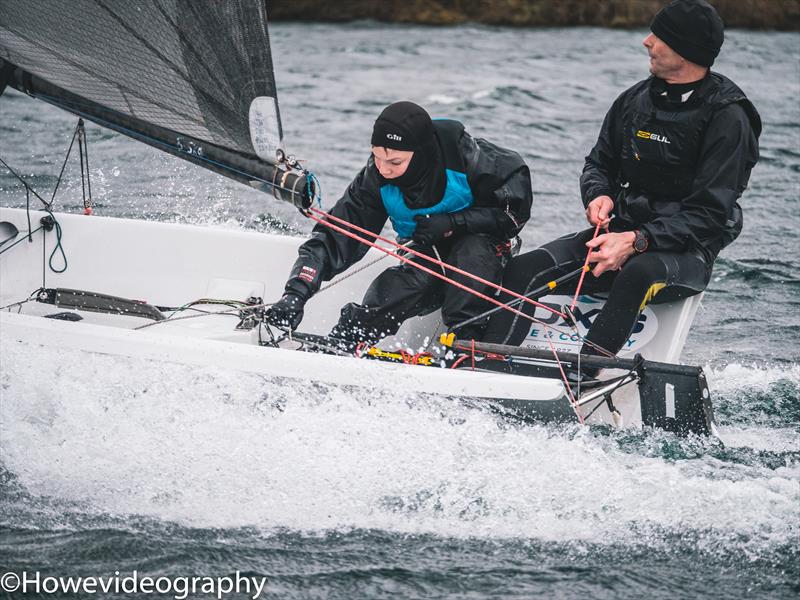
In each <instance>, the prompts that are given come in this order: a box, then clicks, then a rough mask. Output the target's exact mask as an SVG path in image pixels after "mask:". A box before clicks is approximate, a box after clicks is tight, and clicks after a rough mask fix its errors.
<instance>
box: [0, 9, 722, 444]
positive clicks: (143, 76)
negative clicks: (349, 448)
mask: <svg viewBox="0 0 800 600" xmlns="http://www.w3.org/2000/svg"><path fill="white" fill-rule="evenodd" d="M56 8H57V7H56V6H55V5H53V4H52V3H50V2H47V1H45V0H26V2H10V1H8V0H0V93H1V92H2V89H4V88H5V87H6V86H7V85H10V86H12V87H14V88H16V89H17V90H19V91H21V92H23V93H26V94H28V95H30V96H32V97H34V98H37V99H40V100H43V101H45V102H49V103H51V104H54V105H56V106H58V107H60V108H62V109H64V110H67V111H69V112H71V113H74V114H76V115H78V116H79V117H80V118H81V120H79V123H78V126H77V127H76V135H75V138H73V141H74V140H77V142H78V150H79V152H80V155H81V166H82V169H83V165H84V160H85V162H86V170H85V175H86V177H87V181H86V183H87V189H88V196H87V197H86V198H85V208H86V210H85V213H86V214H83V215H81V214H67V213H60V212H55V211H54V210H53V206H52V204H51V202H48V201H46V200H44V199H43V198H41V196H40V195H39V194H38V193H37V191H36V190H35V189H33V188H31V187H30V186H29V185H28V184H27V183H25V182H24V181H23V180H22V178H21V177H20V181H21V182H22V192H21V193H23V194H26V197H27V199H28V207H27V208H26V209H15V208H0V307H2V311H0V332H1V333H2V337H3V351H4V352H11V351H13V347H14V345H15V343H17V342H19V343H22V344H27V345H29V346H31V347H33V348H35V347H37V346H45V347H55V348H63V349H66V350H75V351H84V352H96V353H105V354H111V355H119V356H128V357H137V358H147V359H152V360H156V361H160V362H164V361H166V362H175V363H180V364H186V365H197V366H203V367H214V368H224V369H233V370H240V371H247V372H253V373H260V374H264V375H267V376H270V377H277V378H287V379H295V380H303V381H314V382H318V383H323V384H332V385H347V386H359V387H365V388H369V389H374V388H376V387H381V388H386V389H391V390H402V391H403V392H404V393H422V394H436V395H439V396H444V397H451V398H453V399H454V400H455V399H458V400H459V401H463V400H466V401H469V402H470V403H471V404H474V405H476V406H481V407H485V408H487V409H491V410H494V411H498V413H501V414H504V415H507V416H509V417H510V418H513V419H519V420H575V419H578V420H580V421H581V422H584V421H588V422H595V423H614V424H617V425H620V424H623V423H624V424H627V425H633V426H657V427H663V428H665V429H669V430H674V431H679V432H696V433H703V434H705V433H709V432H711V431H712V429H713V415H712V411H711V402H710V397H709V393H708V388H707V386H706V384H705V378H704V375H703V372H702V369H700V368H698V367H691V366H683V365H679V364H677V361H678V360H679V357H680V353H681V350H682V348H683V345H684V342H685V340H686V336H687V334H688V332H689V329H690V326H691V323H692V320H693V318H694V314H695V312H696V310H697V307H698V304H699V301H700V296H695V297H693V298H689V299H687V300H684V301H681V302H676V303H671V304H661V305H654V306H649V307H648V308H647V309H646V310H645V311H644V313H643V314H642V316H641V318H640V320H639V323H638V325H637V328H636V330H635V331H634V334H633V335H632V336H631V338H630V340H629V341H628V344H627V346H626V349H625V350H624V351H623V352H621V353H620V355H619V356H618V357H609V358H592V359H588V358H583V359H582V360H583V364H587V363H592V362H594V364H595V366H600V367H603V368H604V369H605V371H604V378H607V379H606V380H605V381H604V382H602V383H601V384H600V385H599V386H596V387H594V388H592V389H591V390H587V389H580V386H578V387H573V386H571V385H566V384H565V383H564V381H563V380H562V375H563V374H564V373H565V372H567V371H569V370H571V369H575V368H577V367H578V366H579V365H578V360H579V359H578V357H577V356H576V355H575V354H574V352H575V350H577V348H578V347H579V344H580V340H581V338H582V336H583V335H584V334H585V333H586V330H587V328H588V326H589V324H590V323H591V319H592V316H593V315H594V314H596V312H597V310H598V308H599V307H600V306H601V303H602V299H600V298H593V297H587V296H583V297H581V298H580V299H579V302H578V303H577V304H576V305H575V307H574V309H573V312H572V314H570V317H569V318H568V319H560V318H559V317H556V316H555V315H554V314H553V313H552V312H547V311H542V312H541V313H536V314H535V315H534V319H533V320H532V325H531V329H530V335H529V336H528V338H527V339H526V340H525V342H524V343H523V345H522V346H521V347H508V346H490V345H487V344H481V343H476V342H473V341H471V340H458V339H455V338H453V336H452V335H450V336H448V335H442V334H447V333H448V332H446V331H445V330H444V329H443V328H442V325H441V320H440V319H439V316H438V314H435V313H434V314H430V315H427V316H425V317H420V318H415V319H412V320H409V321H408V322H406V323H405V324H404V325H403V327H402V328H401V329H400V331H399V332H398V334H397V335H396V336H394V337H393V338H388V339H386V340H383V341H382V342H381V343H380V344H378V346H377V347H371V348H359V349H357V351H356V352H355V353H352V352H351V353H347V354H346V355H344V354H345V353H342V352H341V351H337V349H336V345H335V344H334V343H333V342H332V341H331V340H330V339H329V338H327V337H326V335H325V334H326V332H328V331H330V329H331V327H332V326H333V325H334V324H335V323H336V321H337V319H338V316H339V308H340V307H341V306H343V305H344V304H345V303H347V302H351V301H358V300H360V298H361V296H362V294H363V292H364V290H365V289H366V287H367V285H368V284H369V282H370V281H371V280H372V279H373V278H374V277H375V276H376V275H377V274H378V273H380V272H381V271H382V270H383V269H384V268H386V266H388V263H389V262H390V260H392V259H386V260H380V259H382V258H386V253H387V251H386V249H384V250H381V249H380V246H379V245H377V244H372V245H375V246H376V247H375V248H373V249H372V250H370V252H369V253H368V254H367V256H366V258H365V259H363V261H362V263H360V264H359V265H357V266H356V267H355V268H354V269H352V272H351V273H345V274H344V275H343V276H342V277H341V278H340V280H339V281H336V282H333V283H332V284H330V285H329V286H328V288H327V289H325V290H324V291H323V292H321V293H319V294H317V295H316V296H315V297H314V298H312V300H311V301H310V302H309V303H308V305H307V307H306V318H305V320H304V321H303V332H294V333H291V332H281V331H275V330H273V329H271V328H269V327H267V326H266V325H265V324H264V321H263V318H262V317H263V311H264V307H265V306H267V304H265V302H264V301H265V299H275V298H278V297H279V296H280V295H281V293H282V291H283V283H284V280H285V276H286V273H287V270H288V268H289V266H290V265H291V264H292V263H293V261H294V259H295V257H296V252H297V246H298V245H299V244H300V243H301V241H302V240H299V239H297V238H291V237H286V236H279V235H266V234H261V233H256V232H249V231H230V230H219V229H214V228H207V227H197V226H189V225H176V224H169V223H158V222H146V221H141V220H130V219H116V218H107V217H98V216H87V215H90V214H91V188H90V182H89V181H88V173H89V169H88V149H87V148H86V146H85V143H86V140H85V136H84V135H83V122H82V119H88V120H91V121H93V122H95V123H98V124H99V125H101V126H103V127H107V128H110V129H113V130H115V131H117V132H120V133H122V134H124V135H127V136H130V137H132V138H134V139H137V140H139V141H141V142H143V143H146V144H149V145H151V146H154V147H156V148H158V149H159V150H162V151H164V152H167V153H170V154H173V155H175V156H178V157H180V158H183V159H185V160H189V161H191V162H193V163H195V164H198V165H200V166H202V167H204V168H207V169H210V170H212V171H214V172H217V173H220V174H222V175H225V176H227V177H231V178H233V179H235V180H237V181H240V182H242V183H245V184H247V185H250V186H252V187H254V188H256V189H259V190H262V191H265V192H267V193H269V194H271V195H272V196H273V197H274V198H276V199H278V200H281V201H287V202H290V203H292V204H294V205H296V206H298V207H299V208H300V209H301V210H303V211H305V212H306V214H311V211H312V210H314V209H312V208H310V205H311V203H312V201H313V200H314V199H315V196H316V191H317V186H316V180H315V178H314V177H313V175H312V174H311V173H309V172H307V171H306V170H304V169H303V168H302V167H301V166H300V165H299V164H298V163H297V162H296V161H294V160H293V159H292V158H291V157H287V156H286V155H285V153H284V151H283V140H282V130H281V123H280V113H279V110H278V102H277V94H276V86H275V81H274V75H273V68H272V59H271V55H270V49H269V38H268V32H267V20H266V6H265V3H263V2H257V1H251V0H239V1H232V0H228V1H227V2H224V3H223V2H220V3H211V2H203V3H197V2H192V1H190V0H154V1H152V2H149V3H146V4H140V3H127V4H126V3H110V2H105V1H103V0H76V1H75V2H74V3H71V4H70V10H63V11H62V10H56ZM76 31H79V32H80V35H79V36H76V35H74V32H76ZM0 158H2V155H1V154H0ZM0 166H4V167H5V168H7V169H8V170H9V172H11V173H14V174H15V172H14V170H13V168H12V166H11V165H8V164H7V163H5V161H3V163H2V165H0ZM54 195H55V194H54ZM37 199H38V200H41V207H40V209H39V210H36V207H34V206H31V205H30V203H31V202H34V203H35V202H37ZM315 212H316V213H317V214H319V215H321V217H320V218H321V219H322V220H323V221H324V216H323V215H324V214H323V213H321V211H315ZM143 240H145V243H142V241H143ZM389 253H392V252H389ZM364 265H366V267H365V266H364ZM570 300H571V299H570V298H567V297H564V296H553V295H551V296H548V297H545V298H544V299H543V300H542V303H543V304H545V305H550V306H552V307H556V308H557V309H560V307H562V306H564V305H565V304H569V303H570ZM556 312H560V310H556Z"/></svg>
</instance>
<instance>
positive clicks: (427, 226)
mask: <svg viewBox="0 0 800 600" xmlns="http://www.w3.org/2000/svg"><path fill="white" fill-rule="evenodd" d="M414 221H416V222H417V228H416V229H415V230H414V235H413V236H412V238H411V239H412V240H414V242H416V243H417V244H419V245H421V246H432V245H433V244H435V243H436V242H438V241H440V240H443V239H444V238H448V237H450V236H451V235H453V230H454V229H455V225H454V223H453V217H452V216H451V215H449V214H443V215H417V216H416V217H414Z"/></svg>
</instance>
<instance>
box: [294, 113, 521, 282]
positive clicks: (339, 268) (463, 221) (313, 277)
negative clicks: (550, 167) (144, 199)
mask: <svg viewBox="0 0 800 600" xmlns="http://www.w3.org/2000/svg"><path fill="white" fill-rule="evenodd" d="M434 129H435V130H436V135H437V139H439V140H440V143H441V145H442V146H443V148H444V149H445V151H444V152H443V155H444V157H445V160H446V161H451V162H457V163H458V165H455V164H454V167H455V166H457V167H458V168H457V169H456V170H459V169H463V171H462V172H465V173H466V176H467V182H468V183H469V186H470V189H471V190H472V195H473V198H474V202H473V205H472V207H471V208H468V209H466V210H463V211H460V212H458V213H453V215H454V218H457V220H458V231H459V235H464V234H484V235H486V236H488V237H489V238H491V239H493V240H497V242H498V243H503V242H506V241H508V240H510V239H512V238H513V237H514V236H516V235H517V234H518V233H519V231H520V230H521V229H522V226H523V225H524V224H525V223H526V222H527V220H528V218H529V217H530V211H531V204H532V202H533V191H532V189H531V175H530V170H529V169H528V166H527V165H526V164H525V162H524V161H523V160H522V157H521V156H520V155H519V154H517V153H516V152H514V151H513V150H508V149H506V148H502V147H500V146H497V145H495V144H493V143H491V142H488V141H486V140H484V139H480V138H478V139H476V138H473V137H472V136H471V135H469V134H468V133H467V132H466V131H465V130H464V126H463V125H462V124H461V123H459V122H458V121H451V120H437V121H435V122H434ZM445 164H446V166H447V167H448V168H450V164H451V163H450V162H446V163H445ZM381 185H382V183H381V178H380V176H379V174H378V171H377V169H376V168H375V163H374V161H373V160H372V158H370V159H369V160H368V161H367V164H366V166H365V167H364V168H363V169H362V170H361V172H360V173H359V174H358V175H357V176H356V178H355V179H354V180H353V181H352V183H351V184H350V185H349V187H348V188H347V190H345V192H344V194H343V195H342V197H341V198H340V199H339V201H338V202H337V203H336V204H335V205H334V206H333V208H331V210H330V211H329V212H330V214H332V215H334V216H336V217H338V218H340V219H344V220H345V221H347V222H348V223H353V224H354V225H358V226H359V227H362V228H364V229H367V230H368V231H372V232H374V233H379V232H380V231H381V230H382V229H383V226H384V225H385V224H386V221H387V220H388V219H389V215H388V214H387V212H386V208H385V207H384V205H383V201H382V200H381V194H380V187H381ZM363 237H367V236H363ZM453 237H454V238H455V237H456V236H453ZM367 250H369V247H368V246H366V245H365V244H362V243H361V242H359V241H357V240H354V239H352V238H350V237H348V236H345V235H343V234H341V233H338V232H336V231H333V230H331V229H330V228H328V227H325V226H324V225H317V226H315V227H314V229H313V232H312V236H311V238H310V239H309V240H307V241H306V242H305V243H304V244H303V245H302V246H300V249H299V250H298V255H299V256H298V259H297V261H296V262H295V264H294V267H293V268H292V272H291V274H290V276H289V279H288V280H287V282H286V291H287V292H292V293H296V294H298V295H301V296H304V297H311V296H312V295H313V294H315V293H316V292H317V290H318V289H319V288H320V285H321V284H322V282H324V281H328V280H330V279H332V278H334V277H336V276H337V275H339V274H340V273H342V272H343V271H345V270H346V269H347V268H349V267H350V266H351V265H353V264H355V263H356V262H358V261H359V260H361V259H362V258H363V257H364V255H365V254H366V253H367Z"/></svg>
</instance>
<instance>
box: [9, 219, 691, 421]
mask: <svg viewBox="0 0 800 600" xmlns="http://www.w3.org/2000/svg"><path fill="white" fill-rule="evenodd" d="M42 216H44V213H36V212H31V214H30V217H31V223H32V226H33V228H34V229H35V228H36V227H38V224H39V220H40V218H41V217H42ZM55 216H56V219H57V220H58V222H59V223H60V225H61V228H62V232H63V234H62V246H63V248H64V252H65V253H66V256H67V260H68V268H67V269H66V271H65V272H64V273H54V272H53V271H52V270H50V269H49V268H48V269H45V276H44V281H43V275H42V272H43V268H42V262H43V250H44V256H46V257H49V256H50V254H51V253H52V251H53V249H54V245H55V243H56V235H55V232H49V233H46V234H45V233H44V232H38V233H36V234H34V236H33V240H34V241H33V242H32V243H29V242H28V241H22V242H21V243H19V244H17V245H16V246H15V247H13V248H11V249H10V250H9V251H7V252H4V253H3V254H0V306H7V305H9V304H11V303H13V302H19V301H22V300H25V299H26V298H28V297H29V296H30V295H31V294H32V293H33V292H34V291H36V290H38V289H39V288H42V287H46V288H70V289H78V290H86V291H91V292H98V293H102V294H108V295H113V296H120V297H124V298H130V299H138V300H145V301H147V302H148V303H150V304H151V305H154V306H173V307H176V306H182V305H184V304H186V303H189V302H192V301H195V300H198V299H201V298H213V299H218V300H238V301H243V300H246V299H247V298H248V297H249V296H257V297H261V298H263V299H264V301H265V302H271V301H274V300H276V299H277V298H278V297H280V295H281V293H282V290H283V284H284V282H285V279H286V276H287V275H288V272H289V269H290V268H291V265H292V264H293V262H294V260H295V258H296V250H297V246H298V245H299V244H300V243H301V242H302V240H301V239H298V238H290V237H286V236H276V235H266V234H259V233H254V232H244V231H238V230H233V231H229V230H223V229H212V228H206V227H197V226H187V225H175V224H168V223H153V222H146V221H137V220H127V219H112V218H101V217H85V216H82V215H70V214H56V215H55ZM27 218H28V217H27V214H26V212H25V211H24V210H18V209H7V208H2V209H0V221H9V222H11V223H13V224H14V225H16V227H17V228H18V229H19V230H20V234H19V235H18V236H17V238H16V239H17V240H19V239H20V238H22V237H23V236H24V235H25V234H26V232H27ZM14 241H16V240H14ZM10 243H13V241H12V242H9V243H7V244H6V245H5V246H3V248H0V250H2V249H6V248H8V246H9V245H10ZM43 244H44V246H45V247H44V249H43V247H42V246H43ZM379 256H380V254H379V253H377V251H374V250H373V251H371V253H370V254H369V255H368V256H367V257H366V258H365V259H364V261H362V263H361V264H366V263H368V262H370V261H371V260H373V259H374V258H377V257H379ZM392 260H393V259H390V258H387V259H385V260H383V261H381V262H379V263H377V264H375V265H373V266H371V267H369V268H367V269H365V270H364V271H361V272H359V273H357V274H355V275H354V276H353V277H350V278H348V279H346V280H345V281H343V282H342V283H341V284H339V285H336V286H334V287H332V288H331V289H330V290H327V291H324V292H322V293H320V294H318V295H317V296H316V297H314V298H313V299H312V300H311V301H310V302H309V303H308V305H307V308H306V318H305V320H304V322H303V325H302V329H303V331H306V332H309V333H317V334H325V333H327V332H328V331H329V330H330V328H331V327H332V326H333V324H334V323H335V322H336V321H337V319H338V315H339V309H340V307H341V306H342V305H344V304H345V303H346V302H350V301H356V302H357V301H360V299H361V297H362V296H363V293H364V291H365V289H366V287H367V285H368V284H369V282H370V281H371V280H372V279H373V278H374V277H375V276H376V275H377V274H378V273H379V272H380V271H381V270H383V269H385V268H386V267H388V266H390V265H391V264H392V263H391V261H392ZM53 262H54V266H55V267H56V268H58V267H60V266H61V265H62V262H61V259H60V255H59V254H57V255H56V256H55V257H54V258H53ZM359 266H360V265H357V266H356V267H355V269H358V268H359ZM698 303H699V297H696V298H692V299H689V300H688V301H685V302H681V303H676V304H671V305H670V304H665V305H659V306H656V307H653V308H652V309H648V310H651V311H652V312H651V314H652V315H653V316H652V317H651V319H650V322H651V323H654V322H656V321H657V323H658V328H657V330H656V329H655V328H651V329H650V330H649V331H648V330H645V331H646V336H645V337H646V338H647V339H644V338H642V339H640V340H638V341H637V340H633V342H634V343H633V346H632V347H631V349H630V352H631V353H633V352H640V353H641V354H642V355H643V356H644V357H645V358H648V359H652V360H658V361H663V362H676V361H677V360H678V358H679V355H680V351H681V349H682V347H683V344H684V341H685V339H686V335H687V333H688V331H689V328H690V325H691V321H692V318H693V316H694V313H695V311H696V309H697V305H698ZM204 308H207V309H210V310H221V309H223V308H224V307H219V306H212V305H206V306H205V307H204ZM62 312H65V310H64V309H61V308H57V307H55V306H53V305H50V304H43V303H38V302H27V303H25V304H22V305H21V306H19V307H15V308H13V310H12V309H9V310H7V311H3V312H0V335H2V338H3V351H4V352H10V351H13V345H12V344H11V342H16V341H19V342H23V343H27V344H30V345H33V346H37V345H40V346H46V347H55V348H63V349H66V350H70V351H86V352H98V353H104V354H111V355H120V356H130V357H138V358H147V359H152V360H156V361H162V362H163V361H167V362H175V363H181V364H186V365H196V366H213V367H218V368H225V369H232V370H239V371H246V372H253V373H259V374H263V375H267V376H274V377H281V378H283V377H285V378H292V379H303V380H308V379H310V380H313V381H318V382H321V383H327V384H334V385H357V386H364V387H369V388H375V387H381V388H386V389H392V390H404V391H408V392H425V393H433V394H437V395H443V396H450V397H464V398H470V399H477V400H490V401H501V402H503V403H504V404H506V405H507V406H513V407H514V408H516V409H519V408H520V407H521V408H522V411H523V412H530V413H542V412H544V413H553V414H560V415H561V416H564V415H565V414H569V411H570V408H569V405H568V404H567V403H566V400H565V399H564V387H563V385H562V384H561V383H560V382H559V381H556V380H552V379H545V378H531V377H522V376H514V375H505V374H499V373H486V372H478V371H475V372H473V371H469V370H461V369H460V370H449V369H440V368H429V367H419V366H408V365H403V364H391V363H386V362H379V361H372V360H364V359H356V358H350V357H337V356H329V355H324V354H315V353H307V352H296V351H294V350H291V349H279V348H267V347H262V346H259V345H258V344H257V340H256V336H255V335H254V332H253V331H240V330H236V329H235V326H236V324H237V322H238V318H237V317H235V316H232V315H220V316H211V317H200V318H193V319H184V320H176V321H172V322H164V323H160V324H157V325H154V326H152V327H148V328H146V329H141V330H134V329H133V328H134V327H137V326H140V325H143V324H147V323H151V322H152V321H149V320H146V319H143V318H139V317H132V316H121V315H112V314H103V313H96V312H87V311H76V312H79V314H80V316H81V317H82V320H81V321H78V322H67V321H62V320H56V319H52V318H44V317H45V316H46V315H52V314H55V313H62ZM178 314H179V315H184V314H187V313H178ZM440 329H441V322H440V321H439V319H438V315H436V314H434V315H429V316H427V317H425V318H421V319H412V320H410V321H409V322H407V323H406V324H405V325H404V326H403V328H402V329H401V330H400V332H399V333H398V336H396V338H394V339H393V340H385V341H384V342H382V343H381V344H380V346H381V347H382V348H387V349H391V348H393V347H396V345H397V344H400V345H402V346H403V347H406V348H413V349H415V350H416V349H420V348H422V347H423V346H425V344H426V343H427V342H429V341H430V340H431V339H436V336H437V334H438V333H439V332H440ZM529 342H530V344H532V345H535V344H537V343H541V340H536V339H533V338H532V339H531V340H529ZM637 344H638V345H637ZM614 403H615V405H616V407H617V409H619V410H620V411H621V412H622V414H623V417H624V422H625V423H626V424H629V425H636V424H640V423H641V408H640V402H639V397H638V392H637V390H636V387H635V386H627V388H625V389H622V390H619V391H618V392H615V394H614ZM528 406H530V407H531V410H530V411H528V410H527V407H528ZM545 406H547V407H549V408H547V409H546V410H544V411H542V410H539V408H537V407H545ZM553 407H556V408H555V409H554V408H553ZM592 421H595V422H600V421H605V422H611V421H612V419H611V416H610V413H609V412H608V410H607V409H606V408H605V406H603V407H601V408H600V409H599V410H598V411H597V412H596V413H595V414H594V415H593V416H592Z"/></svg>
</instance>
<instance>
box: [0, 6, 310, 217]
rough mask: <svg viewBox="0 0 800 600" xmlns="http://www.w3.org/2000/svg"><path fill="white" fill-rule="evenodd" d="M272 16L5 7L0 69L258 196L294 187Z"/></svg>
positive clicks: (179, 9)
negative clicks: (281, 157) (287, 165)
mask: <svg viewBox="0 0 800 600" xmlns="http://www.w3.org/2000/svg"><path fill="white" fill-rule="evenodd" d="M266 17H267V12H266V4H265V2H264V1H263V0H225V1H224V2H196V1H194V0H151V1H150V2H134V3H129V2H124V3H123V2H108V1H107V0H70V2H64V3H55V2H51V1H49V0H24V1H20V0H0V61H2V62H4V63H10V64H11V65H13V67H14V69H15V77H13V78H12V81H11V85H14V86H15V87H17V88H18V89H20V90H21V91H24V92H25V93H28V94H30V95H33V96H38V97H40V98H42V99H44V100H46V101H48V102H50V103H52V104H55V105H57V106H60V107H61V108H64V109H66V110H70V111H72V112H74V113H76V114H79V115H81V116H83V117H86V118H88V119H91V120H94V121H96V122H98V123H100V124H101V125H104V126H107V127H110V128H112V129H115V130H117V131H120V132H122V133H125V134H126V135H130V136H131V137H134V138H136V139H139V140H140V141H143V142H145V143H148V144H151V145H153V146H155V147H158V148H159V149H161V150H165V151H167V152H170V153H172V154H176V155H178V156H182V157H183V158H186V159H188V160H191V161H192V162H195V163H197V164H201V165H202V166H205V167H206V168H210V169H211V170H214V171H217V172H221V173H223V174H226V175H229V176H232V177H234V178H235V179H238V180H240V181H245V182H246V183H249V184H251V185H256V187H259V186H260V185H261V183H264V182H265V181H266V182H276V181H278V180H283V181H286V178H285V177H283V178H281V177H280V175H282V174H283V172H282V171H280V172H279V173H276V172H275V169H276V167H275V162H276V153H277V151H278V150H279V149H281V148H282V127H281V123H280V112H279V109H278V103H277V92H276V86H275V77H274V72H273V65H272V54H271V51H270V46H269V34H268V30H267V18H266ZM258 182H260V183H258ZM267 187H269V186H267ZM292 188H293V189H295V188H297V186H296V185H292ZM279 197H280V196H279ZM283 199H288V198H285V197H284V198H283ZM292 201H293V202H295V203H297V201H296V199H293V200H292Z"/></svg>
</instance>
